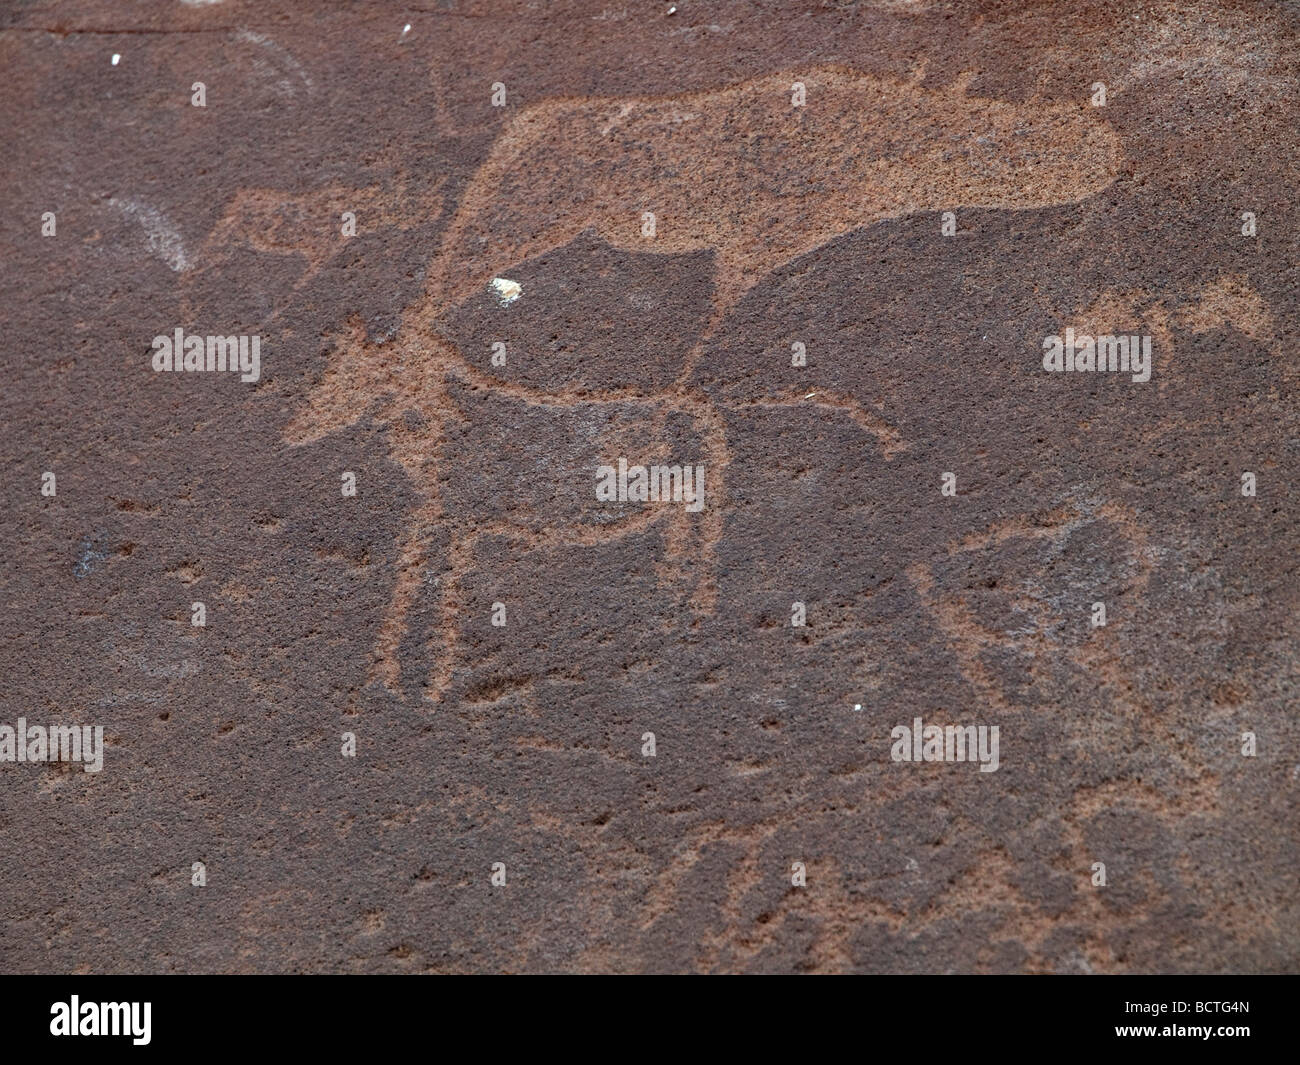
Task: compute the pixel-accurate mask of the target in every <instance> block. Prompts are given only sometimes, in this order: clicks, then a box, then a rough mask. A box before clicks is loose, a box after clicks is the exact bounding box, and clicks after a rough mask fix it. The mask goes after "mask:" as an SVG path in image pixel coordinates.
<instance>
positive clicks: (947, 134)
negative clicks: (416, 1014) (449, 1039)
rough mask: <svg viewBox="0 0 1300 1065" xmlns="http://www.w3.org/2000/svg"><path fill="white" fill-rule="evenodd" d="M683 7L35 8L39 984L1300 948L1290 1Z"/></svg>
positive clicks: (1285, 961) (1258, 953)
mask: <svg viewBox="0 0 1300 1065" xmlns="http://www.w3.org/2000/svg"><path fill="white" fill-rule="evenodd" d="M670 6H671V5H669V4H667V3H662V4H632V3H626V4H622V3H619V2H617V0H615V2H612V3H611V2H610V0H604V3H595V4H592V3H577V2H568V3H566V2H561V3H554V4H530V3H522V2H517V0H515V2H511V0H493V2H491V3H488V2H478V0H465V2H455V3H452V2H447V3H428V4H427V5H425V7H424V8H419V9H417V8H410V9H402V8H401V7H400V6H397V7H394V6H391V5H386V4H350V5H335V4H329V3H325V2H305V3H283V2H265V0H257V2H253V0H209V2H206V3H205V2H200V0H180V2H162V0H159V2H154V3H142V4H132V5H126V6H125V7H126V9H125V10H123V8H124V5H122V4H120V3H111V2H109V0H73V2H69V3H53V2H47V0H29V2H26V3H19V4H16V5H13V6H11V7H10V8H9V10H8V11H7V13H5V14H3V15H0V64H2V65H3V69H4V70H5V81H6V89H5V103H4V108H3V120H4V126H5V133H6V137H5V141H6V144H7V151H6V152H5V153H4V156H3V158H0V175H2V178H3V187H4V188H5V189H6V190H7V198H8V202H7V204H6V211H5V217H6V223H5V225H4V227H3V229H2V230H0V250H2V252H3V259H4V262H5V264H6V269H5V270H4V272H3V276H0V307H2V308H3V311H4V319H5V323H6V326H5V332H4V346H3V351H4V367H5V371H6V377H7V387H6V388H5V390H4V395H3V398H0V404H3V415H4V416H3V428H2V429H0V433H2V434H3V442H4V451H5V455H6V456H7V459H6V463H5V472H6V486H7V496H8V501H9V505H8V506H7V507H5V508H4V509H3V511H2V512H0V523H2V529H0V532H2V535H3V543H4V546H5V552H4V561H3V564H0V588H2V589H3V594H4V601H5V605H6V611H5V613H6V624H5V627H4V629H5V631H4V639H3V644H2V645H0V646H3V653H2V655H3V657H2V660H3V663H4V669H5V673H6V676H7V677H8V685H7V697H6V698H5V700H4V706H5V709H4V713H3V716H2V717H0V721H2V723H3V724H7V725H14V724H15V722H16V719H17V718H18V717H20V716H23V717H25V718H26V719H28V721H30V722H39V723H42V724H44V723H49V722H57V723H87V724H98V725H102V726H103V728H104V732H105V743H106V745H107V746H106V750H105V755H104V768H103V771H102V772H100V773H86V772H83V771H82V769H81V768H80V767H78V766H75V765H69V764H66V763H64V764H59V763H51V764H45V765H39V764H38V765H33V764H15V763H8V762H5V763H0V912H2V913H3V915H4V918H5V919H4V920H3V921H0V965H2V967H3V968H4V970H6V971H16V972H23V973H35V972H110V973H116V972H213V971H215V972H282V971H290V972H308V971H310V972H317V971H330V972H354V971H357V972H422V971H434V972H469V971H510V972H514V971H582V972H647V971H648V972H679V971H709V972H731V971H745V972H792V971H793V972H805V971H815V972H845V971H857V972H889V973H902V972H906V973H911V972H968V971H969V972H1099V973H1100V972H1242V971H1248V972H1276V971H1284V970H1285V971H1294V970H1295V969H1296V968H1297V967H1298V966H1300V892H1298V890H1297V888H1298V885H1297V865H1298V863H1297V859H1298V857H1300V846H1298V844H1300V840H1298V838H1297V837H1298V834H1300V827H1298V826H1300V820H1298V819H1297V817H1296V802H1297V797H1298V796H1300V743H1298V742H1297V741H1298V740H1300V727H1298V723H1297V714H1296V711H1297V680H1296V663H1297V660H1298V657H1300V656H1298V654H1297V642H1298V636H1297V627H1296V624H1295V616H1296V610H1297V607H1298V606H1300V577H1298V572H1300V567H1298V566H1297V562H1296V559H1297V547H1298V546H1300V534H1298V533H1297V527H1296V522H1295V513H1296V512H1295V503H1296V483H1295V471H1296V464H1297V458H1300V431H1298V427H1297V408H1296V402H1295V391H1294V389H1295V384H1296V380H1297V356H1296V353H1295V350H1294V347H1293V345H1292V344H1291V343H1290V342H1289V341H1288V339H1287V338H1288V337H1290V336H1293V335H1295V333H1296V331H1297V329H1300V320H1298V314H1297V311H1298V306H1300V300H1298V294H1300V278H1297V269H1296V265H1295V264H1296V260H1297V255H1296V252H1297V246H1296V245H1297V239H1296V234H1297V233H1298V232H1300V209H1298V208H1297V203H1296V188H1297V181H1298V179H1300V173H1297V159H1300V154H1298V153H1297V131H1298V130H1300V91H1298V90H1297V85H1298V84H1300V82H1298V81H1297V73H1298V65H1297V58H1298V57H1300V38H1298V37H1297V33H1298V32H1300V12H1297V11H1296V9H1295V8H1294V7H1289V6H1287V5H1283V4H1271V3H1259V4H1249V5H1247V4H1237V3H1230V2H1208V3H1199V4H1198V3H1193V4H1178V5H1174V4H1171V3H1154V4H1153V3H1149V2H1143V3H1095V4H1084V5H1080V4H1079V3H1077V2H1073V0H1071V2H1061V3H1047V2H1044V3H1037V4H1033V5H1026V7H1027V8H1028V9H1027V10H1021V9H1020V8H1021V5H1010V4H1000V3H993V2H988V3H972V4H957V3H927V2H923V0H918V2H907V0H881V2H877V3H869V2H862V3H851V2H847V0H846V2H833V0H826V2H821V3H817V2H811V0H796V2H790V3H787V2H781V3H777V2H775V0H771V2H763V3H739V2H736V3H718V4H701V3H690V2H687V0H679V2H678V3H677V5H676V9H675V11H674V12H672V13H669V12H668V8H669V7H670ZM408 23H409V26H410V29H409V30H407V31H405V32H404V30H403V27H404V25H406V24H408ZM113 56H117V57H118V58H117V61H116V62H115V61H114V60H113ZM198 82H202V83H203V86H204V90H203V91H204V94H205V104H206V106H203V107H198V106H194V104H193V102H192V100H193V96H194V93H195V92H196V87H195V83H198ZM795 82H799V83H800V84H801V85H803V87H804V94H805V98H804V100H803V101H802V105H801V106H800V105H797V104H796V103H795V102H794V95H795V92H796V90H795V88H794V83H795ZM1098 82H1101V83H1104V86H1105V103H1104V106H1094V101H1095V100H1097V99H1098V97H1097V87H1096V84H1095V83H1098ZM498 84H500V85H502V86H504V92H505V103H504V106H499V107H498V106H493V100H492V97H493V93H494V91H496V89H495V86H497V85H498ZM46 212H52V213H53V214H54V215H55V218H56V220H57V228H56V232H55V234H54V235H53V236H42V216H43V215H44V214H45V213H46ZM946 212H952V215H953V218H952V219H951V222H952V223H953V224H954V225H955V233H953V234H952V235H945V232H944V230H945V213H946ZM1246 212H1249V213H1250V215H1252V216H1253V218H1254V226H1255V232H1254V235H1253V236H1247V235H1243V229H1244V228H1249V220H1248V219H1245V218H1243V214H1244V213H1246ZM347 213H350V214H351V215H354V216H355V235H351V236H345V235H344V229H345V227H346V220H345V215H346V214H347ZM647 213H652V214H653V215H654V216H655V217H654V235H653V236H650V235H648V232H649V231H648V230H647V219H646V215H647ZM494 278H499V279H503V280H504V281H510V282H514V283H515V284H516V285H517V286H518V292H517V294H516V293H515V290H514V289H513V288H509V289H508V288H505V287H504V286H501V285H498V286H497V287H496V288H493V287H492V285H491V282H492V280H493V279H494ZM510 296H514V298H509V297H510ZM177 327H181V328H183V329H184V330H185V331H186V333H189V334H196V335H207V334H219V335H234V334H246V335H258V336H260V337H261V339H262V347H261V366H260V375H259V379H258V380H257V381H256V382H248V383H244V382H241V381H240V379H239V377H238V376H237V375H233V374H230V373H155V372H154V371H153V369H152V367H151V358H152V356H153V354H154V352H153V349H152V348H151V341H152V339H153V338H154V337H155V336H156V335H159V334H162V335H167V336H170V335H171V334H172V332H173V330H174V329H176V328H177ZM1067 328H1070V329H1073V330H1074V332H1075V334H1077V335H1083V334H1089V335H1098V334H1117V335H1118V334H1123V335H1134V336H1143V335H1144V336H1149V337H1150V338H1151V343H1152V352H1153V355H1152V363H1153V365H1152V372H1151V378H1150V380H1149V381H1147V382H1135V381H1133V380H1132V379H1131V376H1130V375H1127V374H1120V373H1109V372H1107V373H1092V374H1085V373H1048V372H1045V371H1044V369H1043V362H1042V359H1043V343H1044V339H1045V338H1047V337H1050V336H1053V335H1063V334H1064V333H1065V331H1066V329H1067ZM497 344H504V345H505V348H504V351H505V361H504V365H500V364H499V362H494V361H493V355H494V350H496V349H494V345H497ZM796 344H798V345H802V346H803V350H804V352H805V353H806V365H804V366H795V365H792V361H793V360H792V355H791V353H792V350H796V349H794V348H793V347H792V346H793V345H796ZM619 456H624V457H626V458H627V460H628V462H629V463H630V464H636V463H645V464H652V463H653V464H701V465H703V466H704V468H705V482H704V484H705V490H704V491H705V494H704V506H703V508H702V509H700V510H699V511H698V512H691V511H690V510H689V508H687V507H686V506H685V505H684V504H683V503H645V504H637V503H617V502H615V503H610V502H602V501H600V500H598V499H597V498H596V493H595V491H594V490H593V486H594V484H595V471H596V468H597V467H598V466H600V465H602V464H613V463H615V462H616V460H617V458H618V457H619ZM46 471H50V472H53V473H55V475H56V477H57V494H56V495H54V496H48V495H42V493H41V490H40V489H41V485H42V483H43V480H42V475H43V474H44V473H45V472H46ZM1247 472H1250V473H1253V474H1254V475H1255V479H1256V494H1255V495H1254V496H1246V495H1243V494H1242V477H1243V474H1244V473H1247ZM346 473H352V474H354V475H355V482H356V494H355V496H346V495H344V494H343V490H342V488H341V485H342V483H343V480H344V475H345V474H346ZM945 473H953V474H955V484H956V494H955V495H945V494H943V493H942V492H941V483H942V479H943V476H944V474H945ZM196 602H202V603H203V604H204V605H205V608H206V625H205V626H204V627H197V626H194V625H192V624H191V604H193V603H196ZM1097 602H1102V603H1104V604H1105V608H1106V612H1107V624H1106V625H1105V626H1104V627H1098V626H1094V624H1093V617H1094V610H1093V604H1094V603H1097ZM796 603H802V604H804V605H805V609H806V625H804V626H802V627H800V626H795V625H792V623H791V622H792V614H793V610H794V607H793V604H796ZM495 604H502V605H503V606H504V613H505V620H506V623H505V625H504V626H496V625H494V624H493V617H494V614H497V615H499V613H500V611H499V608H497V607H496V606H495ZM855 707H858V709H855ZM918 717H919V718H922V719H923V720H924V722H925V723H926V724H940V725H947V724H975V725H985V726H993V725H996V726H998V728H999V731H1000V759H999V766H998V769H997V771H996V772H987V773H984V772H980V771H978V767H977V766H975V765H972V764H969V763H966V764H950V763H921V764H918V763H915V762H900V761H894V760H893V759H892V758H891V748H892V747H893V742H894V741H893V739H892V738H891V730H893V729H895V728H896V727H898V726H905V725H906V726H911V725H912V723H913V721H914V719H916V718H918ZM344 733H353V734H354V735H355V737H356V756H355V757H354V758H346V757H343V755H342V753H341V750H342V746H343V742H344V741H343V734H344ZM645 733H653V734H654V743H655V748H656V753H655V756H654V757H646V756H644V755H643V753H642V751H643V745H644V743H645V738H644V734H645ZM1243 733H1252V734H1254V736H1255V743H1256V753H1255V755H1254V756H1253V757H1252V756H1244V755H1243V753H1242V750H1243V744H1244V743H1245V742H1246V741H1244V740H1243ZM196 862H201V863H203V865H204V867H205V870H206V885H205V886H202V887H198V886H195V885H194V884H193V883H192V869H193V865H194V863H196ZM498 862H500V863H504V865H505V868H506V883H505V885H504V886H494V885H493V884H492V883H491V881H490V877H491V875H492V870H493V865H494V863H498ZM795 863H802V865H803V868H804V869H805V870H806V885H803V886H796V885H795V884H793V883H792V875H793V870H794V869H795V868H796V864H795ZM1094 863H1103V864H1104V865H1105V871H1106V884H1105V886H1104V887H1102V886H1097V885H1095V884H1094V880H1095V878H1096V874H1095V872H1094V868H1095V865H1094Z"/></svg>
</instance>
